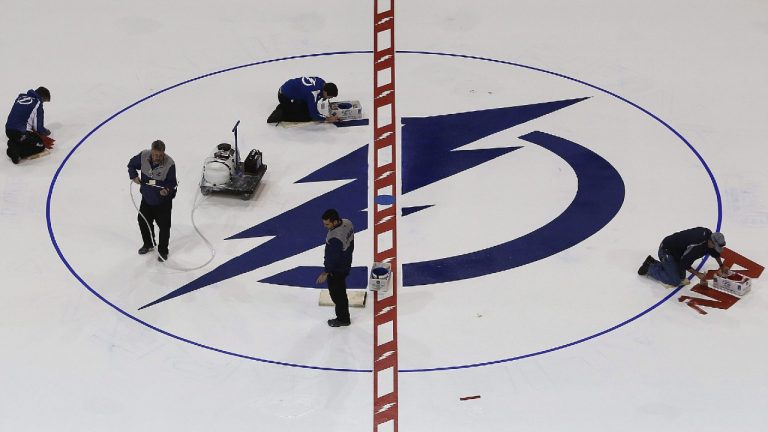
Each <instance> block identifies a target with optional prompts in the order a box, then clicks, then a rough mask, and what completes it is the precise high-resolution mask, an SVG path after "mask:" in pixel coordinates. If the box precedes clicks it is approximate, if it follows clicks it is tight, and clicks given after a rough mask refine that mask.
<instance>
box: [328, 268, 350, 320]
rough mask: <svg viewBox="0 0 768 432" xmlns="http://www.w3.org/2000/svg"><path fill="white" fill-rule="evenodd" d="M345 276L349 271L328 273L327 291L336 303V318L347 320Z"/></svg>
mask: <svg viewBox="0 0 768 432" xmlns="http://www.w3.org/2000/svg"><path fill="white" fill-rule="evenodd" d="M347 276H349V273H339V272H333V273H329V274H328V292H329V293H330V294H331V300H333V303H334V304H335V305H336V319H338V320H339V321H343V322H349V299H348V298H347Z"/></svg>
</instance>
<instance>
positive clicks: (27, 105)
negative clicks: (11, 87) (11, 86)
mask: <svg viewBox="0 0 768 432" xmlns="http://www.w3.org/2000/svg"><path fill="white" fill-rule="evenodd" d="M44 122H45V119H44V113H43V101H42V99H40V96H38V94H37V93H35V91H34V90H29V91H27V93H22V94H20V95H19V96H18V97H17V98H16V101H15V102H14V103H13V108H11V112H10V114H8V121H6V122H5V129H7V130H14V131H18V132H31V131H36V132H40V133H41V134H43V135H50V133H51V132H50V131H49V130H48V129H46V128H45V126H44V124H45V123H44Z"/></svg>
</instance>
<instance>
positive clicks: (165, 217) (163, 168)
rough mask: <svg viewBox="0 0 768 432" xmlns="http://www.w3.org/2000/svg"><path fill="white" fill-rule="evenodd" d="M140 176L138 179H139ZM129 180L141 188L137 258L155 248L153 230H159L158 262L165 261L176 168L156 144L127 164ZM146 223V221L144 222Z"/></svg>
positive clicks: (158, 142)
mask: <svg viewBox="0 0 768 432" xmlns="http://www.w3.org/2000/svg"><path fill="white" fill-rule="evenodd" d="M139 172H141V175H139ZM128 176H129V177H130V178H131V180H133V182H134V183H136V184H140V185H141V188H140V189H139V191H140V192H141V206H140V207H139V215H138V221H139V229H140V230H141V238H142V240H143V241H144V244H143V245H142V247H141V249H139V255H144V254H145V253H147V252H149V251H151V250H152V249H154V248H155V246H154V244H155V226H154V223H157V227H158V228H159V230H160V242H159V243H157V252H158V253H159V254H160V257H158V259H157V260H158V261H160V262H164V261H166V260H168V240H169V239H170V237H171V209H172V207H173V205H172V204H173V198H175V197H176V186H177V182H176V165H175V163H174V162H173V159H172V158H171V157H170V156H168V155H167V154H165V143H164V142H162V141H160V140H157V141H154V142H153V143H152V147H151V149H150V150H144V151H142V152H141V153H139V154H137V155H136V156H134V157H132V158H131V160H130V161H128ZM145 219H146V220H145Z"/></svg>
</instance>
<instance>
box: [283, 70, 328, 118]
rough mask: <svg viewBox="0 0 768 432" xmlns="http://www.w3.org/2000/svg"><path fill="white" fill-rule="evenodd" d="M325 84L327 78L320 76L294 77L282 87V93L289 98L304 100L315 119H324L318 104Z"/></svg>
mask: <svg viewBox="0 0 768 432" xmlns="http://www.w3.org/2000/svg"><path fill="white" fill-rule="evenodd" d="M323 86H325V80H323V79H322V78H319V77H301V78H293V79H290V80H288V81H286V82H285V84H283V85H282V86H281V87H280V93H281V94H282V95H283V96H285V97H287V98H289V99H293V100H301V101H304V103H306V104H307V109H308V110H309V115H310V116H311V117H312V118H313V119H314V120H318V121H322V120H325V116H324V115H322V114H320V112H319V111H318V110H317V104H318V102H320V100H321V99H322V98H323Z"/></svg>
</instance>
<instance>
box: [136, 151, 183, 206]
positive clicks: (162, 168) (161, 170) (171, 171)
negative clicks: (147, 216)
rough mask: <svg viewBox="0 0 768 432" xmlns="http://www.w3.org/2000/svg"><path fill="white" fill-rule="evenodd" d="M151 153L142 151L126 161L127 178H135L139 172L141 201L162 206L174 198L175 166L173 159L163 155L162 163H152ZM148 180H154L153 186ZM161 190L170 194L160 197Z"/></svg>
mask: <svg viewBox="0 0 768 432" xmlns="http://www.w3.org/2000/svg"><path fill="white" fill-rule="evenodd" d="M151 154H152V152H151V151H150V150H144V151H142V152H141V153H139V154H137V155H136V156H134V157H132V158H131V160H130V161H128V177H129V178H131V179H134V178H136V176H137V175H139V171H140V172H141V179H140V180H141V188H140V189H139V191H140V192H141V198H142V201H144V202H145V203H147V204H149V205H151V206H156V205H160V204H164V203H166V202H168V201H170V200H172V199H173V198H174V197H176V186H177V185H178V183H177V182H176V164H175V162H174V161H173V159H172V158H171V157H170V156H168V155H167V154H166V155H165V157H164V159H163V161H162V162H161V163H159V164H155V163H153V162H152V156H151ZM150 180H154V185H150V184H149V182H150ZM162 189H168V191H169V192H170V193H169V194H168V195H166V196H162V195H160V191H161V190H162Z"/></svg>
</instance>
